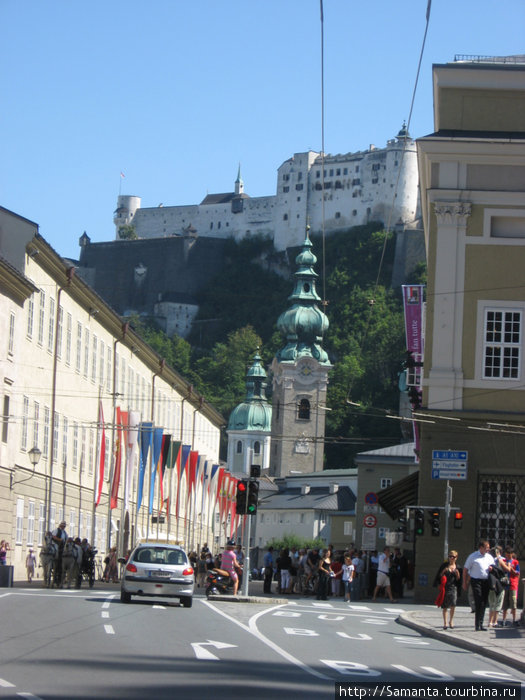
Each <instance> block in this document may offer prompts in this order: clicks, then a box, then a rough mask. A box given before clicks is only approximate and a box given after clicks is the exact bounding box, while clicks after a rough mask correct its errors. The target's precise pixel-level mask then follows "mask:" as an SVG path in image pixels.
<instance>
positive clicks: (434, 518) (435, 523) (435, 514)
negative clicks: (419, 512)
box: [429, 509, 441, 537]
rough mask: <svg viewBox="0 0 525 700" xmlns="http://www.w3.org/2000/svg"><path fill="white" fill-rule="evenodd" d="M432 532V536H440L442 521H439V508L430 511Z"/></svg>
mask: <svg viewBox="0 0 525 700" xmlns="http://www.w3.org/2000/svg"><path fill="white" fill-rule="evenodd" d="M429 522H430V532H431V533H432V537H439V530H440V526H441V523H440V522H439V510H437V509H435V510H432V511H430V519H429Z"/></svg>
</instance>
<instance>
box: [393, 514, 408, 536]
mask: <svg viewBox="0 0 525 700" xmlns="http://www.w3.org/2000/svg"><path fill="white" fill-rule="evenodd" d="M401 512H402V513H403V515H400V516H399V517H398V521H399V527H398V528H396V532H402V533H403V534H405V533H406V531H407V519H406V517H405V515H404V511H401Z"/></svg>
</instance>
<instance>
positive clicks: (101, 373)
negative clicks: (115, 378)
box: [98, 340, 106, 387]
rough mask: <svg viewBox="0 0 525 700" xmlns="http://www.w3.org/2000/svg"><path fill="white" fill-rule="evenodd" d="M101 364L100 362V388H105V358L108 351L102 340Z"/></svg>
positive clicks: (100, 350) (100, 346) (100, 345)
mask: <svg viewBox="0 0 525 700" xmlns="http://www.w3.org/2000/svg"><path fill="white" fill-rule="evenodd" d="M99 357H100V359H99V362H98V374H99V377H98V383H99V386H101V387H103V386H104V362H105V357H106V350H105V345H104V341H103V340H101V341H100V343H99Z"/></svg>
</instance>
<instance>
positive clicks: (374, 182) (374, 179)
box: [372, 177, 379, 185]
mask: <svg viewBox="0 0 525 700" xmlns="http://www.w3.org/2000/svg"><path fill="white" fill-rule="evenodd" d="M378 182H379V178H377V177H373V178H372V184H373V185H375V184H376V183H378Z"/></svg>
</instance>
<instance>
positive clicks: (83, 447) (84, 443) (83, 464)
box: [80, 426, 86, 469]
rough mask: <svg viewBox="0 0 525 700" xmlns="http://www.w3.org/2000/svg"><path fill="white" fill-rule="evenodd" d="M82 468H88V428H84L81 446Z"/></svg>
mask: <svg viewBox="0 0 525 700" xmlns="http://www.w3.org/2000/svg"><path fill="white" fill-rule="evenodd" d="M80 468H81V469H82V468H84V469H85V468H86V428H85V427H84V426H82V437H81V444H80Z"/></svg>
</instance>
